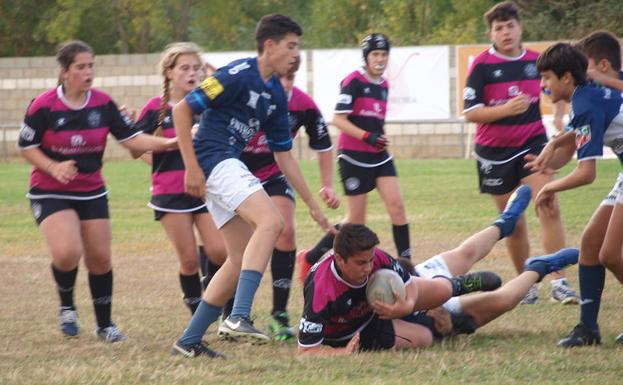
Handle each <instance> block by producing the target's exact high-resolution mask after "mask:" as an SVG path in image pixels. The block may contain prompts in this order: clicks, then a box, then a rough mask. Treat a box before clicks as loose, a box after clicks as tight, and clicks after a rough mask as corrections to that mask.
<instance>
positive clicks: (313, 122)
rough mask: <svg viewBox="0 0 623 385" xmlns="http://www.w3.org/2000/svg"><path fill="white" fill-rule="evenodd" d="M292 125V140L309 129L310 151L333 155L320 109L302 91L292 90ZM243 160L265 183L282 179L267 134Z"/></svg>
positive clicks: (256, 140) (253, 143)
mask: <svg viewBox="0 0 623 385" xmlns="http://www.w3.org/2000/svg"><path fill="white" fill-rule="evenodd" d="M288 123H289V125H290V132H291V135H292V138H294V137H295V136H296V134H297V133H298V131H299V128H301V127H305V132H306V133H307V136H308V137H309V147H310V148H312V149H314V150H316V151H318V152H323V151H330V150H331V149H332V148H333V145H332V144H331V137H330V136H329V131H328V129H327V123H326V122H325V120H324V118H323V117H322V114H321V113H320V110H319V109H318V106H316V103H315V102H314V100H313V99H312V98H311V97H310V96H309V95H307V94H306V93H305V92H303V91H301V90H300V89H299V88H297V87H294V88H292V92H291V94H290V95H289V99H288ZM240 160H242V161H243V162H244V164H246V165H247V167H248V168H249V171H251V172H252V173H253V175H255V176H256V177H257V178H258V179H259V180H261V181H262V182H264V181H266V180H269V179H272V178H275V177H278V176H281V175H282V174H281V170H280V169H279V166H277V163H275V157H274V156H273V152H272V151H271V150H270V148H269V147H268V143H267V141H266V133H264V131H262V130H260V131H258V133H257V134H256V135H255V137H254V138H253V139H251V141H250V142H249V144H248V145H247V146H246V147H245V148H244V150H243V151H242V156H241V157H240Z"/></svg>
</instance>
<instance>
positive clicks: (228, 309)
mask: <svg viewBox="0 0 623 385" xmlns="http://www.w3.org/2000/svg"><path fill="white" fill-rule="evenodd" d="M235 297H236V292H234V295H232V296H231V298H230V299H229V301H227V303H226V304H225V306H223V319H226V318H227V317H229V315H230V314H231V311H232V310H234V298H235Z"/></svg>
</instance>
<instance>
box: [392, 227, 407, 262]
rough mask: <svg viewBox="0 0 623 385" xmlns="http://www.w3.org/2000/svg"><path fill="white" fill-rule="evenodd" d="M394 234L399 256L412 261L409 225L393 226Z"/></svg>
mask: <svg viewBox="0 0 623 385" xmlns="http://www.w3.org/2000/svg"><path fill="white" fill-rule="evenodd" d="M392 233H394V243H395V244H396V250H397V251H398V256H399V257H402V258H408V259H411V241H410V239H409V224H406V225H392Z"/></svg>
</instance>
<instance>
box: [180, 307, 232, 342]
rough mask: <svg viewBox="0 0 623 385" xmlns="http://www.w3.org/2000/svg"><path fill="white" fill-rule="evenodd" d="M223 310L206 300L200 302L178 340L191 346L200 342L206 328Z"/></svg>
mask: <svg viewBox="0 0 623 385" xmlns="http://www.w3.org/2000/svg"><path fill="white" fill-rule="evenodd" d="M222 310H223V309H222V308H221V307H219V306H214V305H210V304H209V303H207V302H206V301H204V300H202V301H201V302H199V306H197V310H196V311H195V314H193V318H191V319H190V322H189V323H188V326H187V327H186V330H184V334H183V335H182V336H181V337H180V339H179V340H177V342H178V343H179V344H180V345H183V346H191V345H196V344H198V343H200V342H201V339H202V338H203V335H204V334H205V332H206V330H208V327H210V325H212V323H213V322H214V321H216V320H217V319H218V317H219V316H220V315H221V311H222Z"/></svg>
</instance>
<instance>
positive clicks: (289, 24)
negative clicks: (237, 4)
mask: <svg viewBox="0 0 623 385" xmlns="http://www.w3.org/2000/svg"><path fill="white" fill-rule="evenodd" d="M288 33H293V34H295V35H297V36H301V35H303V29H302V28H301V26H300V25H298V24H297V22H296V21H294V20H292V19H291V18H289V17H288V16H285V15H281V14H278V13H272V14H270V15H264V16H262V18H261V19H260V21H259V22H258V23H257V27H256V28H255V43H256V44H257V52H258V53H260V54H261V53H262V52H264V42H265V41H266V40H273V41H275V42H280V41H281V39H283V38H284V37H285V36H286V35H287V34H288Z"/></svg>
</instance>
